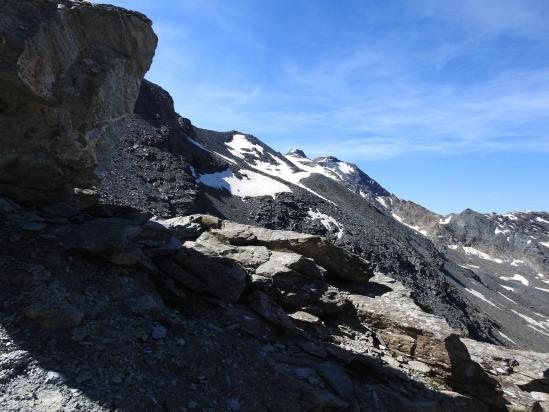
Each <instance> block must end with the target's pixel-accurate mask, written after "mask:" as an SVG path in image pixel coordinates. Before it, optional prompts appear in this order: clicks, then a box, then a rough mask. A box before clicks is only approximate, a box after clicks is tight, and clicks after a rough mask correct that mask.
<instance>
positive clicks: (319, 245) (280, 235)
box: [212, 222, 373, 283]
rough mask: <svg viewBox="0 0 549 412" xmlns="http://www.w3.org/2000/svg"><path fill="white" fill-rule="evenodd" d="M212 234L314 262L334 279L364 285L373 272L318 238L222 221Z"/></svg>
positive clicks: (347, 253)
mask: <svg viewBox="0 0 549 412" xmlns="http://www.w3.org/2000/svg"><path fill="white" fill-rule="evenodd" d="M212 233H213V234H214V235H215V236H217V237H218V238H219V239H221V240H222V241H224V242H227V243H230V244H233V245H239V246H245V245H251V244H254V245H258V246H266V247H268V248H269V249H273V250H281V251H292V252H295V253H299V254H301V255H303V256H306V257H308V258H311V259H313V260H314V261H315V262H316V263H317V264H318V265H320V266H322V267H323V268H325V269H326V270H327V271H328V275H331V276H333V277H335V278H339V279H343V280H348V281H353V282H359V283H366V282H368V279H370V277H372V275H373V271H372V268H371V266H370V265H369V263H368V262H367V261H365V260H364V259H362V258H360V257H359V256H356V255H354V254H352V253H349V252H346V251H345V250H344V249H341V248H339V247H336V246H334V245H333V244H332V243H330V242H328V241H327V240H326V239H324V238H322V237H320V236H314V235H307V234H304V233H296V232H290V231H284V230H268V229H263V228H260V227H254V226H248V225H241V224H238V223H233V222H224V223H223V225H222V227H221V228H220V229H214V230H212Z"/></svg>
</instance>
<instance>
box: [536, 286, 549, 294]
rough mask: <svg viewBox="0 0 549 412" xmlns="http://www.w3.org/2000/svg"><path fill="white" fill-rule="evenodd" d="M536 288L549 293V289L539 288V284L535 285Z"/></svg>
mask: <svg viewBox="0 0 549 412" xmlns="http://www.w3.org/2000/svg"><path fill="white" fill-rule="evenodd" d="M535 289H537V290H542V291H544V292H548V293H549V289H544V288H538V287H537V286H536V287H535Z"/></svg>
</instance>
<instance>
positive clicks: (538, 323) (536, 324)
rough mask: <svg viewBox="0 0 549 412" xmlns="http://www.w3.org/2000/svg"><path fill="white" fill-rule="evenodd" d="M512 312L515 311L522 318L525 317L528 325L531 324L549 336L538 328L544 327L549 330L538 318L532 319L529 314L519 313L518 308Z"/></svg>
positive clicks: (533, 327)
mask: <svg viewBox="0 0 549 412" xmlns="http://www.w3.org/2000/svg"><path fill="white" fill-rule="evenodd" d="M511 312H513V313H514V314H515V315H517V316H518V317H520V318H522V319H524V320H525V321H526V322H528V323H529V325H528V326H530V327H531V328H532V329H534V330H537V331H538V332H540V333H542V334H544V335H546V336H549V334H547V333H545V332H543V331H541V330H539V329H537V328H540V329H543V330H545V331H548V329H547V326H546V325H545V324H544V323H542V322H538V321H537V320H535V319H532V318H531V317H529V316H527V315H525V314H523V313H519V312H517V311H516V310H513V309H511Z"/></svg>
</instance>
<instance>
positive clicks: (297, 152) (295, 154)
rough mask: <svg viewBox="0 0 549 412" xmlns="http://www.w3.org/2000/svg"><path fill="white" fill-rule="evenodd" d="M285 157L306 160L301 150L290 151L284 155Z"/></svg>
mask: <svg viewBox="0 0 549 412" xmlns="http://www.w3.org/2000/svg"><path fill="white" fill-rule="evenodd" d="M286 156H293V157H299V158H301V159H308V157H307V155H306V154H305V152H304V151H303V150H301V149H290V150H289V151H288V153H286Z"/></svg>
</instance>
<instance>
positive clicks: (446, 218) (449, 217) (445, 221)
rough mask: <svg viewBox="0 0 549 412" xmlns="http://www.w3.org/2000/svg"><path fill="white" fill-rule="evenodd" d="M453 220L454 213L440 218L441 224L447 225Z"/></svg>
mask: <svg viewBox="0 0 549 412" xmlns="http://www.w3.org/2000/svg"><path fill="white" fill-rule="evenodd" d="M451 220H452V215H448V216H446V217H445V218H444V219H440V220H439V221H438V223H440V224H441V225H447V224H448V223H450V221H451Z"/></svg>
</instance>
